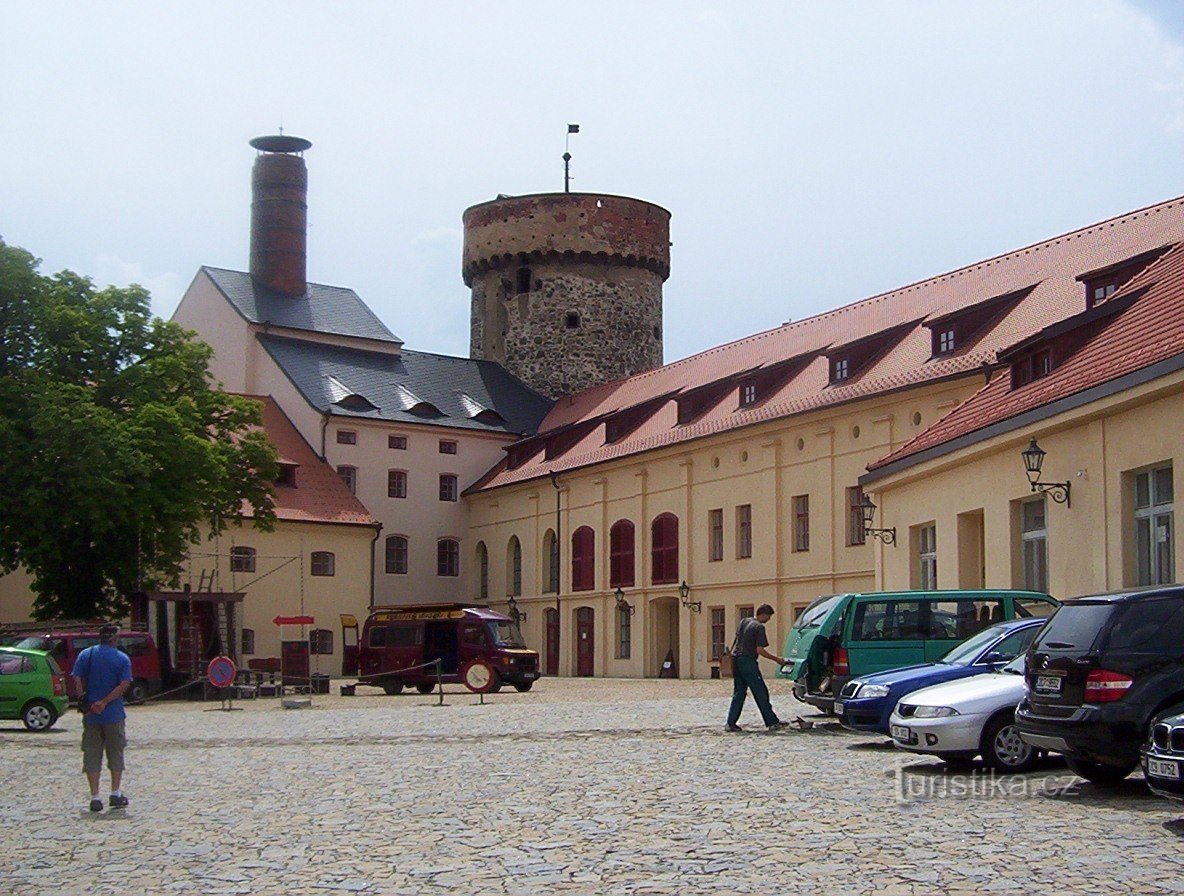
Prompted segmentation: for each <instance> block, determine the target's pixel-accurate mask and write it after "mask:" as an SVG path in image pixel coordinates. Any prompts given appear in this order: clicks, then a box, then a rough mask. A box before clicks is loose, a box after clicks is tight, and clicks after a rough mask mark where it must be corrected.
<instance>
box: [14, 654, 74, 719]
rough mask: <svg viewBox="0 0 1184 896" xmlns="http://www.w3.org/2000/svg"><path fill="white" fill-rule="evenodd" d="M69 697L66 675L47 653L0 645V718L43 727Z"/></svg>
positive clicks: (62, 708)
mask: <svg viewBox="0 0 1184 896" xmlns="http://www.w3.org/2000/svg"><path fill="white" fill-rule="evenodd" d="M69 700H70V698H69V697H67V696H66V678H65V676H64V675H62V670H61V667H59V666H58V664H57V663H56V662H55V661H54V658H53V657H51V656H50V655H49V654H48V653H46V652H45V651H43V650H26V649H24V648H20V647H0V719H20V720H21V721H22V722H23V723H24V725H25V727H26V728H28V729H29V730H30V731H45V730H47V729H49V728H52V727H53V723H54V722H56V721H57V720H58V717H59V716H61V714H62V713H63V712H65V711H66V706H67V704H68V703H69Z"/></svg>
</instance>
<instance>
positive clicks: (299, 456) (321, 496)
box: [243, 395, 378, 526]
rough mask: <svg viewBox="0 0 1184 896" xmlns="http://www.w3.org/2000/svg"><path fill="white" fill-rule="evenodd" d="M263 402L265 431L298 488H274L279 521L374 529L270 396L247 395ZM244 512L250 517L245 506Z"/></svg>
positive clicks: (364, 511) (359, 504) (367, 514)
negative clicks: (291, 468)
mask: <svg viewBox="0 0 1184 896" xmlns="http://www.w3.org/2000/svg"><path fill="white" fill-rule="evenodd" d="M244 397H245V398H253V399H255V400H256V401H259V402H262V403H263V430H264V432H266V433H267V435H268V436H269V437H270V438H271V441H272V442H274V443H275V446H276V448H277V449H278V450H279V454H280V457H281V458H283V459H284V461H285V463H288V464H299V466H298V467H297V468H296V485H295V487H292V486H290V485H277V486H276V487H275V489H274V495H275V515H276V518H277V519H280V520H288V521H291V522H303V523H344V524H348V525H359V526H375V525H377V524H378V521H377V520H376V519H374V517H373V516H371V515H370V512H369V511H368V510H367V509H366V507H365V505H363V504H362V502H361V501H359V500H358V499H357V497H356V496H355V495H354V494H353V493H352V492H351V491H350V490H349V488H348V487H347V486H346V484H345V483H344V482H342V481H341V477H340V476H338V475H337V473H336V471H335V470H334V469H333V468H332V467H330V466H329V465H328V464H327V463H325V462H324V461H323V460H321V459H320V458H319V457H317V455H316V452H314V451H313V450H312V446H310V445H309V444H308V442H306V441H305V440H304V436H302V435H300V432H299V431H298V430H297V429H296V427H295V426H294V425H293V424H292V421H291V420H289V419H288V417H287V415H286V414H285V413H284V412H283V411H282V410H280V406H279V405H278V404H276V402H275V400H274V399H273V398H272V397H271V396H269V395H246V396H244ZM243 513H244V514H245V515H246V516H248V517H249V516H251V507H250V505H249V504H246V503H244V505H243Z"/></svg>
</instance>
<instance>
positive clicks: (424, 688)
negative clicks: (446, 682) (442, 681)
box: [415, 681, 436, 694]
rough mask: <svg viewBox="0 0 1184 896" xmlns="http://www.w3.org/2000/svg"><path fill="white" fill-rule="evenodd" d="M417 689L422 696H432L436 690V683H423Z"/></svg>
mask: <svg viewBox="0 0 1184 896" xmlns="http://www.w3.org/2000/svg"><path fill="white" fill-rule="evenodd" d="M415 689H416V690H417V691H419V692H420V693H421V694H430V693H431V692H432V691H434V690H435V689H436V683H435V682H434V681H421V682H420V683H419V684H417V685H416V686H415Z"/></svg>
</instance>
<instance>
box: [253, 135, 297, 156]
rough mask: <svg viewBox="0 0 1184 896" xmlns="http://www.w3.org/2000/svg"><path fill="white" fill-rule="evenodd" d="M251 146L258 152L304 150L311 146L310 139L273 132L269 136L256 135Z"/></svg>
mask: <svg viewBox="0 0 1184 896" xmlns="http://www.w3.org/2000/svg"><path fill="white" fill-rule="evenodd" d="M251 146H253V147H255V149H257V150H259V151H260V152H304V151H305V150H306V149H309V148H311V147H312V141H310V140H305V139H304V138H303V137H292V136H289V135H288V134H273V135H271V136H270V137H256V138H255V139H254V140H252V141H251Z"/></svg>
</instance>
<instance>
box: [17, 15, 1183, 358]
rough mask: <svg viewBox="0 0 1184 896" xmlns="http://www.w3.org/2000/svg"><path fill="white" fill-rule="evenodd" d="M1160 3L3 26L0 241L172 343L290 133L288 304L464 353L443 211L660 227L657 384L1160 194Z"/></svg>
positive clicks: (1173, 40) (1164, 113)
mask: <svg viewBox="0 0 1184 896" xmlns="http://www.w3.org/2000/svg"><path fill="white" fill-rule="evenodd" d="M1182 8H1184V4H1177V3H1175V2H1174V0H1072V2H1041V3H1032V2H1028V0H1025V2H1018V3H1008V2H991V3H978V4H970V3H949V2H945V0H941V2H921V0H910V2H904V0H899V2H877V3H872V2H866V3H854V2H853V3H822V2H812V3H793V2H776V3H756V2H752V3H737V2H727V3H711V2H696V0H676V2H636V0H632V2H605V0H599V2H596V3H580V2H569V3H564V4H557V3H535V2H522V0H518V2H508V0H503V2H499V3H480V4H478V3H450V2H432V3H428V2H423V3H416V4H412V3H388V2H369V3H363V2H340V3H332V4H330V3H302V2H283V3H280V2H266V3H265V2H258V3H242V2H211V0H205V2H202V3H191V4H174V3H158V2H152V3H119V2H111V3H102V4H53V5H51V4H42V3H16V2H8V3H5V4H4V9H3V21H4V28H5V31H6V40H5V41H4V52H3V54H0V109H3V115H2V116H0V162H2V165H3V167H2V169H0V237H2V238H3V239H4V240H5V241H6V242H8V243H10V244H13V245H19V246H23V247H24V248H26V249H28V250H30V251H31V252H33V253H34V254H35V255H37V256H39V257H41V258H42V259H44V264H43V270H46V271H56V270H60V269H62V268H71V269H73V270H76V271H78V272H80V273H84V274H88V275H90V276H92V277H93V278H94V279H95V280H96V281H97V282H99V283H102V284H105V283H116V284H121V285H122V284H126V283H129V282H139V283H142V284H143V285H145V286H147V287H148V288H149V289H151V290H152V293H153V297H154V306H155V309H156V310H157V312H158V313H160V314H162V315H165V316H167V315H169V314H171V313H172V310H173V309H174V308H175V306H176V304H177V301H178V300H179V298H180V296H181V294H182V292H183V291H184V289H185V287H186V286H187V285H188V283H189V281H190V280H191V279H192V277H193V275H194V273H195V272H196V270H197V268H198V266H199V265H202V264H210V265H215V266H221V267H230V268H237V269H245V267H246V262H247V246H248V234H247V229H248V218H249V204H250V167H251V164H252V162H253V159H254V151H253V150H251V149H250V148H249V147H248V146H247V141H248V140H249V139H250V138H252V137H255V136H258V135H260V134H266V133H274V132H275V131H276V129H277V128H278V127H279V126H280V125H281V124H282V125H283V127H284V130H285V131H286V132H287V133H290V134H296V135H299V136H303V137H307V138H308V139H310V140H311V141H312V142H313V148H312V149H311V150H310V151H309V152H308V153H307V155H306V160H307V162H308V166H309V172H310V174H309V179H310V186H309V206H310V208H309V224H310V229H309V277H310V279H312V280H314V281H317V282H322V283H330V284H334V285H340V286H349V287H352V288H354V289H355V290H357V292H358V293H359V294H360V295H361V296H362V298H363V299H365V300H366V301H367V302H368V303H369V304H370V306H371V307H372V308H374V310H375V311H376V312H377V313H378V314H379V316H380V317H382V318H383V320H384V321H385V322H386V323H387V324H388V326H390V328H391V329H392V330H393V331H394V332H395V333H397V334H398V335H399V336H400V337H401V338H403V339H404V340H405V341H406V343H407V345H408V347H409V348H416V349H420V350H424V351H439V352H444V353H448V354H458V355H466V354H467V353H468V296H467V292H466V290H465V287H464V284H463V283H462V282H461V279H460V254H461V225H460V218H461V213H462V212H463V210H464V209H465V208H466V207H467V206H469V205H472V204H474V203H477V202H482V201H485V200H487V199H491V198H493V197H494V196H495V195H496V194H498V193H530V192H545V191H551V190H560V189H562V161H561V159H560V156H561V154H562V153H563V148H564V137H565V131H566V125H567V123H568V122H578V123H579V124H580V125H581V132H580V134H578V135H577V136H575V137H573V138H572V153H573V155H574V161H573V174H574V177H575V180H574V182H573V189H576V190H583V191H603V192H606V193H617V194H624V195H629V196H636V197H639V198H642V199H646V200H649V201H651V202H655V203H658V204H659V205H662V206H664V207H666V208H668V209H669V210H670V211H671V212H672V213H673V219H672V222H671V231H672V239H673V242H674V246H673V249H672V273H671V277H670V280H669V281H667V284H666V301H665V315H666V328H665V333H666V359H667V360H668V361H670V360H675V359H677V358H680V357H684V356H686V355H688V354H691V353H693V352H696V351H700V350H702V349H704V348H707V347H710V346H712V345H717V344H719V343H721V342H724V341H727V340H730V339H734V338H739V337H741V336H745V335H748V334H751V333H755V332H758V331H760V330H764V329H768V328H770V327H774V326H777V325H778V324H780V323H781V322H782V321H784V320H787V319H790V318H793V319H800V318H802V317H806V316H808V315H810V314H814V313H817V312H819V311H823V310H826V309H828V308H832V307H835V306H836V305H841V304H845V303H847V302H851V301H855V300H857V299H859V298H861V297H864V296H867V295H871V294H873V293H876V292H880V291H883V290H886V289H891V288H893V287H896V286H900V285H903V284H906V283H909V282H911V281H914V280H918V279H922V278H925V277H928V276H931V275H934V274H937V273H940V272H942V271H945V270H949V269H951V268H955V267H959V266H961V265H963V264H968V263H971V262H974V261H976V260H978V259H981V258H985V257H989V256H991V255H995V254H998V253H1000V252H1004V251H1007V250H1009V249H1012V248H1017V247H1020V246H1023V245H1026V244H1028V243H1031V242H1035V241H1038V240H1041V239H1043V238H1046V237H1049V236H1053V235H1056V234H1058V233H1061V232H1064V231H1067V230H1071V229H1074V228H1077V227H1080V226H1084V225H1086V224H1089V223H1092V222H1094V221H1097V220H1101V219H1103V218H1106V217H1109V216H1112V215H1115V214H1120V213H1122V212H1125V211H1128V210H1131V209H1134V208H1138V207H1141V206H1144V205H1148V204H1151V203H1154V202H1158V201H1160V200H1163V199H1167V198H1170V197H1173V196H1177V195H1180V194H1184V25H1182V18H1184V17H1182V14H1181V12H1180V10H1181V9H1182Z"/></svg>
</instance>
